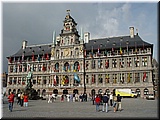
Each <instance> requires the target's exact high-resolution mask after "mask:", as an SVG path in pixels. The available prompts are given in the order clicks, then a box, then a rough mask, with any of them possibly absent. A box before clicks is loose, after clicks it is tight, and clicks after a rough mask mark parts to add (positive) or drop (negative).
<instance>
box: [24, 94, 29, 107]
mask: <svg viewBox="0 0 160 120" xmlns="http://www.w3.org/2000/svg"><path fill="white" fill-rule="evenodd" d="M23 102H24V103H23V105H24V107H28V95H27V94H26V93H25V94H24V96H23Z"/></svg>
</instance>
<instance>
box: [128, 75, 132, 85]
mask: <svg viewBox="0 0 160 120" xmlns="http://www.w3.org/2000/svg"><path fill="white" fill-rule="evenodd" d="M131 82H132V73H127V83H131Z"/></svg>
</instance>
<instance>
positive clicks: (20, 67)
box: [18, 64, 22, 72]
mask: <svg viewBox="0 0 160 120" xmlns="http://www.w3.org/2000/svg"><path fill="white" fill-rule="evenodd" d="M18 67H19V72H22V64H18Z"/></svg>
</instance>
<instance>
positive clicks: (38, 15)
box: [1, 1, 158, 73]
mask: <svg viewBox="0 0 160 120" xmlns="http://www.w3.org/2000/svg"><path fill="white" fill-rule="evenodd" d="M1 7H2V11H1V13H2V15H1V30H2V32H1V33H2V36H1V38H2V41H1V51H2V53H1V54H2V55H1V60H2V62H1V64H2V72H7V73H8V65H7V62H8V61H7V58H6V57H8V56H10V55H13V54H15V53H16V52H17V51H18V50H19V49H20V48H21V47H22V42H23V40H27V41H28V43H27V44H28V45H33V44H34V45H35V44H48V43H52V34H53V32H54V31H56V35H57V36H58V35H59V34H60V31H61V30H62V29H63V20H64V18H65V16H66V13H67V12H66V10H67V9H69V10H70V14H71V16H72V17H73V18H74V20H75V21H76V22H77V29H78V31H79V34H80V29H81V28H83V31H84V32H90V34H91V39H94V38H104V37H117V36H122V35H126V36H127V35H129V34H130V33H129V27H131V26H132V27H134V29H135V33H136V29H137V30H138V34H139V36H140V37H141V38H142V40H144V41H146V42H148V43H151V44H153V46H154V50H153V58H155V59H156V60H157V61H158V48H157V46H158V35H157V29H158V27H157V25H158V23H157V21H158V15H157V14H158V13H157V12H158V2H156V1H153V2H148V1H146V2H145V1H141V2H140V1H138V2H129V1H128V2H127V1H121V2H115V1H114V2H111V1H103V2H99V1H94V2H90V1H88V2H84V1H79V2H73V1H70V2H65V1H59V2H58V1H57V2H56V1H49V2H44V1H43V2H36V1H35V2H31V1H26V2H20V1H18V2H16V1H14V2H5V1H3V2H2V3H1Z"/></svg>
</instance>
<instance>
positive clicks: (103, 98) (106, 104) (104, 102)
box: [102, 93, 109, 112]
mask: <svg viewBox="0 0 160 120" xmlns="http://www.w3.org/2000/svg"><path fill="white" fill-rule="evenodd" d="M102 101H103V107H102V111H103V112H104V109H106V112H108V101H109V97H108V96H107V94H106V93H104V95H103V96H102Z"/></svg>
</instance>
